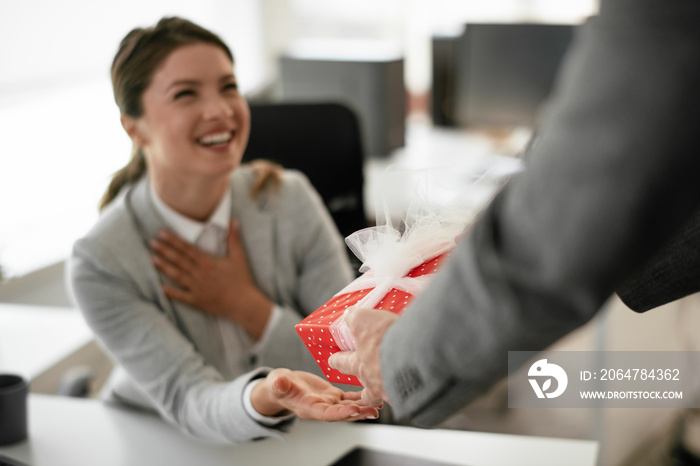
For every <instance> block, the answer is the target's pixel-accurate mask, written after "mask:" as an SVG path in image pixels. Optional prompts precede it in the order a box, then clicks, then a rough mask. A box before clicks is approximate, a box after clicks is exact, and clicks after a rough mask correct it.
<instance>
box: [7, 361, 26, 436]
mask: <svg viewBox="0 0 700 466" xmlns="http://www.w3.org/2000/svg"><path fill="white" fill-rule="evenodd" d="M28 393H29V384H28V383H27V381H26V380H25V379H24V378H22V377H21V376H19V375H14V374H0V446H2V445H10V444H11V443H17V442H21V441H22V440H24V439H26V438H27V395H28Z"/></svg>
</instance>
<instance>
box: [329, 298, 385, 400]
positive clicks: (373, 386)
mask: <svg viewBox="0 0 700 466" xmlns="http://www.w3.org/2000/svg"><path fill="white" fill-rule="evenodd" d="M344 318H345V322H346V323H347V324H348V328H349V329H350V333H352V335H353V337H355V347H356V348H357V351H352V352H342V351H341V352H338V353H335V354H332V355H331V357H330V358H328V364H329V365H330V366H331V367H332V368H333V369H337V370H339V371H340V372H342V373H343V374H349V375H354V376H356V377H357V378H358V379H359V380H360V383H362V385H363V386H364V387H365V388H364V390H362V401H364V402H365V404H367V405H368V406H379V404H380V403H381V402H382V400H386V401H387V402H389V403H391V401H390V400H388V399H387V398H388V397H387V394H386V391H385V389H384V382H383V380H382V367H381V360H380V354H379V348H380V345H381V343H382V339H383V338H384V334H385V333H386V331H387V330H388V329H389V327H391V325H392V324H393V323H394V322H395V321H396V319H398V315H396V314H394V313H393V312H389V311H380V310H377V309H351V310H348V311H347V312H346V313H345V317H344Z"/></svg>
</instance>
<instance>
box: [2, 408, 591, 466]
mask: <svg viewBox="0 0 700 466" xmlns="http://www.w3.org/2000/svg"><path fill="white" fill-rule="evenodd" d="M29 413H30V419H29V431H30V432H29V440H27V441H25V442H22V443H19V444H16V445H13V446H9V447H0V455H5V456H8V457H11V458H14V459H18V460H20V461H23V462H25V463H27V464H29V465H31V466H95V465H100V466H154V465H166V464H167V465H170V466H178V465H183V466H184V465H187V466H190V465H207V466H218V465H222V466H223V465H226V466H243V465H245V466H267V465H276V464H280V465H286V466H296V465H304V466H314V465H317V466H321V465H328V464H331V463H332V462H333V461H335V460H337V459H338V458H340V457H341V456H342V455H343V454H345V452H347V451H349V450H350V449H351V448H352V447H354V446H357V445H361V446H366V447H370V448H374V449H379V450H383V451H388V452H393V453H399V454H403V455H413V456H420V457H427V458H432V459H434V460H439V461H443V462H447V463H449V464H461V465H470V466H506V465H507V466H513V465H518V466H528V465H532V466H535V465H536V466H548V465H551V466H555V465H556V466H561V465H563V464H566V465H568V466H593V465H594V464H595V461H596V455H597V449H598V447H597V444H596V443H595V442H589V441H582V440H561V439H546V438H541V437H524V436H514V435H500V434H483V433H474V432H463V431H447V430H422V429H416V428H411V427H398V426H386V425H376V424H352V423H338V424H325V423H320V422H310V421H299V422H297V424H296V425H295V426H294V427H293V428H292V431H291V433H289V434H286V436H285V440H284V441H281V440H278V439H266V440H263V441H259V442H252V443H248V444H244V445H238V446H220V445H207V444H202V443H199V442H197V441H194V440H191V439H189V438H187V437H185V436H184V435H183V434H181V433H180V432H179V431H177V429H176V428H174V427H173V426H171V425H169V424H167V423H165V422H164V421H163V420H161V419H160V418H158V417H156V416H154V415H149V414H144V413H139V412H134V411H131V410H127V409H124V408H118V407H113V406H108V405H105V404H103V403H102V402H100V401H97V400H89V399H75V398H61V397H52V396H46V395H30V399H29Z"/></svg>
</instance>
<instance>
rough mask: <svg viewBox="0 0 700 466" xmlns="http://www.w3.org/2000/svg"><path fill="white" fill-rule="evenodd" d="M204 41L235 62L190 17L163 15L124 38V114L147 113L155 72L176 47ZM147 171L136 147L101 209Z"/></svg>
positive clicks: (120, 60) (120, 81)
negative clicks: (146, 94)
mask: <svg viewBox="0 0 700 466" xmlns="http://www.w3.org/2000/svg"><path fill="white" fill-rule="evenodd" d="M200 42H204V43H207V44H212V45H215V46H217V47H219V48H221V49H222V50H223V51H224V52H225V53H226V55H227V56H228V57H229V58H230V59H231V62H233V54H232V53H231V50H230V49H229V48H228V46H227V45H226V44H225V43H224V42H223V41H222V40H221V39H220V38H219V36H217V35H216V34H214V33H212V32H210V31H208V30H206V29H204V28H202V27H201V26H198V25H196V24H194V23H192V22H190V21H188V20H186V19H182V18H177V17H172V18H163V19H161V20H160V21H158V24H156V25H155V26H153V27H150V28H136V29H134V30H132V31H131V32H129V33H128V34H127V35H126V37H124V39H123V40H122V41H121V44H120V45H119V50H118V51H117V54H116V56H115V57H114V61H113V62H112V88H113V90H114V100H115V101H116V102H117V105H118V106H119V110H120V111H121V113H122V114H123V115H129V116H130V117H133V118H139V117H141V116H142V115H143V105H142V99H141V98H142V96H143V93H144V91H145V90H146V89H147V88H148V86H149V84H150V83H151V79H152V77H153V73H154V72H155V71H156V69H157V68H158V66H159V65H160V64H161V63H162V62H163V60H165V58H166V57H167V56H168V55H170V53H171V52H173V51H174V50H175V49H177V48H179V47H182V46H183V45H189V44H194V43H200ZM144 173H146V159H145V158H144V156H143V152H142V150H141V149H140V148H139V147H137V146H134V148H133V150H132V154H131V160H130V161H129V163H128V164H127V165H126V166H125V167H124V168H122V169H121V170H119V171H117V172H116V173H115V174H114V176H113V177H112V181H111V182H110V183H109V186H108V187H107V191H106V192H105V193H104V195H103V196H102V199H101V200H100V204H99V209H100V210H102V209H103V208H104V207H105V206H107V204H109V203H110V202H111V201H112V200H113V199H114V198H115V197H116V195H117V194H118V193H119V191H120V190H121V189H122V188H123V187H124V186H125V185H127V184H130V183H133V182H135V181H136V180H138V179H139V178H141V176H143V175H144Z"/></svg>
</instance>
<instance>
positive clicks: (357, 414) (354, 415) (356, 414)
mask: <svg viewBox="0 0 700 466" xmlns="http://www.w3.org/2000/svg"><path fill="white" fill-rule="evenodd" d="M359 415H360V413H352V414H351V415H350V417H357V416H359Z"/></svg>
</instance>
